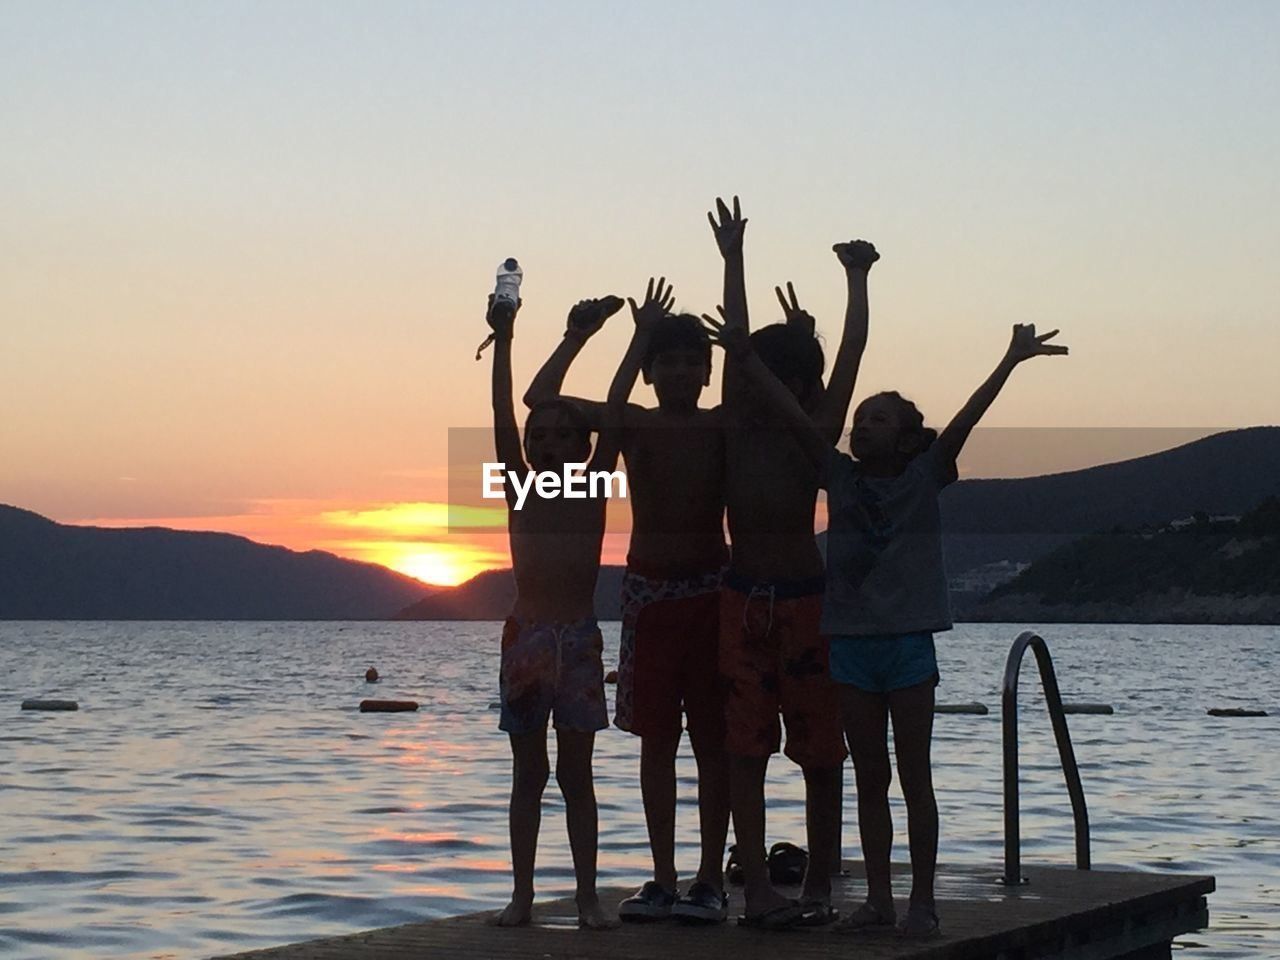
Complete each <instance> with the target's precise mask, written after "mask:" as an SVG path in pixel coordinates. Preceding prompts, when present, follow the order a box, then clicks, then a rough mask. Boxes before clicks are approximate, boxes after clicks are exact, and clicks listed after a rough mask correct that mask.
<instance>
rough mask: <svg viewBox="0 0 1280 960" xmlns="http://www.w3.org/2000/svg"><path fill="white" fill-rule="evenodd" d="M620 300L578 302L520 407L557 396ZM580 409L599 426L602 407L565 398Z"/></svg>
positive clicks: (601, 298) (605, 298)
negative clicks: (587, 344)
mask: <svg viewBox="0 0 1280 960" xmlns="http://www.w3.org/2000/svg"><path fill="white" fill-rule="evenodd" d="M622 303H623V301H622V298H621V297H613V296H609V297H600V298H599V299H592V300H579V301H578V302H577V303H576V304H575V305H574V306H573V309H571V310H570V311H569V317H568V320H567V321H566V322H565V331H564V338H563V339H562V340H561V341H560V342H559V343H558V344H556V348H555V350H554V351H552V353H551V356H550V357H549V358H548V359H547V362H546V363H544V364H543V365H542V368H541V369H540V370H539V371H538V372H537V373H536V374H535V375H534V378H533V379H532V380H531V381H530V382H529V389H528V390H526V391H525V393H524V404H525V406H526V407H532V406H535V405H537V404H538V403H541V402H542V401H544V400H552V399H554V398H556V397H558V396H560V390H561V387H562V386H563V385H564V378H565V374H567V373H568V372H569V367H570V366H571V365H572V364H573V361H574V360H575V359H576V358H577V356H578V353H579V352H580V351H581V350H582V348H583V346H584V345H585V344H586V342H587V341H588V340H590V339H591V338H592V337H593V336H594V335H595V334H596V333H597V332H598V331H599V330H600V328H601V327H603V326H604V322H605V321H606V320H608V319H609V318H610V317H611V316H613V315H614V314H615V313H617V312H618V311H619V310H621V309H622ZM566 399H570V400H572V401H573V402H574V403H576V404H577V405H578V406H579V407H580V408H581V410H582V412H583V414H584V415H585V416H586V417H587V419H588V420H589V421H590V422H591V425H592V427H593V428H595V427H598V426H599V420H600V417H601V416H602V415H603V412H604V404H602V403H599V402H596V401H592V400H584V399H582V398H580V397H569V398H566Z"/></svg>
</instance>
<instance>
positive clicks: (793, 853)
mask: <svg viewBox="0 0 1280 960" xmlns="http://www.w3.org/2000/svg"><path fill="white" fill-rule="evenodd" d="M765 865H766V866H767V867H768V868H769V882H770V883H772V884H773V885H774V886H776V887H794V886H797V885H798V884H801V883H803V882H804V872H805V871H806V870H807V869H809V853H808V851H806V850H805V849H804V848H803V847H797V846H796V845H795V844H794V843H787V842H785V841H783V842H781V843H775V844H774V845H773V846H772V847H770V848H769V853H768V855H767V856H766V857H765ZM724 878H725V880H727V881H728V882H729V883H731V884H733V885H734V886H737V887H740V886H742V884H743V883H744V882H745V881H746V878H745V876H744V875H743V872H742V862H741V861H740V860H739V859H738V845H737V844H736V843H735V844H734V845H733V846H731V847H730V848H729V859H728V861H727V862H726V863H725V865H724Z"/></svg>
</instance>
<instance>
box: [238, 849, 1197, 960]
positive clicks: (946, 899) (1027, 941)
mask: <svg viewBox="0 0 1280 960" xmlns="http://www.w3.org/2000/svg"><path fill="white" fill-rule="evenodd" d="M846 867H847V869H848V870H849V874H850V875H849V876H846V877H843V878H841V879H840V880H839V881H838V882H837V889H836V896H835V900H836V904H837V906H839V907H840V909H841V911H842V912H848V911H849V910H851V909H852V908H853V907H854V906H855V905H856V904H857V903H858V902H859V901H860V900H861V896H862V892H863V890H864V887H863V883H862V879H861V864H853V863H846ZM894 872H895V893H896V894H897V895H898V897H899V909H905V899H906V893H907V888H908V886H909V867H907V866H906V865H903V864H896V865H895V867H894ZM1024 872H1025V874H1026V876H1027V877H1028V879H1029V880H1030V881H1031V882H1030V883H1029V884H1028V885H1026V886H1022V887H1012V888H1010V887H1003V886H1000V885H999V884H997V883H996V878H997V877H998V876H999V869H998V868H997V867H994V866H991V867H978V866H962V865H952V866H947V865H943V866H940V868H939V872H938V883H937V895H938V912H939V914H940V915H941V917H942V925H943V936H942V937H941V938H939V939H937V940H933V941H930V942H926V943H918V942H916V943H912V942H904V941H900V940H898V939H897V938H896V937H893V936H892V935H891V934H853V935H842V934H840V933H837V932H836V931H835V930H834V929H833V928H830V927H828V928H820V929H814V930H795V931H787V932H785V933H767V932H763V931H758V930H750V929H745V928H740V927H737V926H735V925H734V924H733V922H732V919H731V920H730V923H729V924H727V925H724V926H716V927H686V926H682V925H679V924H675V923H660V924H639V925H630V924H628V925H625V926H623V927H622V928H620V929H617V930H609V931H602V932H593V931H583V930H578V929H577V928H576V925H575V924H574V917H575V911H574V906H573V902H572V901H571V900H554V901H549V902H546V903H541V904H538V905H536V906H535V910H534V925H533V926H531V927H527V928H523V929H518V930H500V929H496V928H494V927H491V926H489V925H488V924H487V923H486V921H487V920H488V919H489V918H490V917H492V916H493V913H492V912H491V911H490V912H486V913H478V914H470V915H467V916H463V917H451V918H448V919H443V920H431V921H425V922H422V923H412V924H405V925H402V926H397V927H388V928H385V929H382V930H371V931H367V932H362V933H356V934H350V935H347V936H342V937H335V938H329V939H323V940H313V941H309V942H306V943H299V944H291V945H287V946H281V947H273V948H269V949H266V950H254V951H249V952H247V953H239V954H235V955H234V956H235V957H236V958H237V960H249V958H254V960H406V958H410V957H412V958H415V960H455V958H456V960H507V958H513V960H514V958H536V960H674V958H677V957H680V958H696V960H720V958H731V960H766V958H767V960H773V958H776V957H780V956H785V957H787V958H795V960H810V958H811V960H822V958H835V957H843V956H848V955H853V954H856V956H857V957H858V958H859V960H862V958H865V960H880V958H890V957H892V958H911V960H979V958H995V957H996V956H997V955H1003V956H1005V957H1011V958H1017V957H1020V956H1025V957H1033V956H1034V957H1039V956H1065V957H1072V958H1078V960H1106V958H1110V957H1119V956H1123V955H1125V954H1135V955H1136V954H1137V952H1138V951H1140V950H1150V951H1152V952H1151V953H1150V954H1149V955H1150V956H1163V955H1164V954H1163V953H1162V952H1161V950H1162V949H1163V948H1162V947H1161V945H1162V944H1166V943H1167V942H1168V941H1169V940H1170V939H1171V938H1172V937H1174V936H1177V935H1179V934H1182V933H1187V932H1190V931H1192V930H1195V929H1200V928H1202V927H1203V926H1205V925H1206V924H1207V922H1208V921H1207V912H1206V907H1205V900H1204V897H1205V896H1206V895H1207V894H1208V893H1210V892H1212V890H1213V888H1214V881H1213V878H1212V877H1203V876H1191V875H1178V874H1157V873H1137V872H1117V871H1109V870H1092V871H1078V870H1073V869H1069V868H1063V867H1026V868H1025V870H1024ZM631 892H632V890H631V889H608V890H604V891H602V893H601V896H602V899H604V901H605V903H607V904H610V903H616V902H617V901H618V900H621V899H622V898H623V897H625V896H628V895H629V894H630V893H631ZM731 895H732V897H731V900H730V916H731V918H732V917H733V916H736V915H737V914H739V913H741V912H742V899H741V891H740V890H737V889H731ZM228 960H229V958H228Z"/></svg>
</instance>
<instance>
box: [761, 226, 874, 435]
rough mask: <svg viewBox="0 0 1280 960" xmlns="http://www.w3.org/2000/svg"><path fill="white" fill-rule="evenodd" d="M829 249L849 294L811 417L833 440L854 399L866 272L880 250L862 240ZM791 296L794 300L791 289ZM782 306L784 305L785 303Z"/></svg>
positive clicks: (864, 332) (863, 345) (864, 344)
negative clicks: (828, 373) (837, 341)
mask: <svg viewBox="0 0 1280 960" xmlns="http://www.w3.org/2000/svg"><path fill="white" fill-rule="evenodd" d="M831 249H833V250H834V251H835V253H836V256H837V257H838V258H839V260H840V263H841V265H842V266H843V267H844V273H845V282H846V285H847V286H848V289H849V296H848V301H847V305H846V307H845V311H844V328H843V329H842V331H841V333H840V346H839V348H838V349H837V350H836V359H835V362H834V363H833V364H832V366H831V376H830V377H829V378H828V379H827V389H826V392H825V393H824V394H823V396H822V402H821V403H820V404H819V406H818V409H817V411H816V412H815V413H814V417H813V419H814V422H815V423H816V424H817V426H818V430H819V431H820V432H821V433H822V435H823V436H824V437H825V438H826V439H827V440H828V441H829V442H830V443H832V444H834V443H836V442H837V441H838V440H839V439H840V434H841V433H842V432H843V431H844V422H845V419H846V418H847V417H848V416H849V402H850V401H851V400H852V399H853V387H854V384H855V383H856V382H857V380H858V368H859V367H860V366H861V365H862V354H863V351H865V350H866V348H867V316H868V307H867V272H868V271H869V270H870V269H871V265H872V264H873V263H875V262H876V261H877V260H879V259H880V254H878V253H876V248H875V247H874V246H872V245H871V244H870V243H867V242H866V241H865V240H854V241H852V242H851V243H837V244H836V245H835V246H834V247H832V248H831ZM789 288H790V284H788V289H789ZM778 298H779V299H782V293H781V291H779V292H778ZM792 300H793V301H794V300H795V295H794V293H793V294H792ZM783 306H784V307H785V306H786V305H785V303H784V304H783Z"/></svg>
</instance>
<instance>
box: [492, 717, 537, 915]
mask: <svg viewBox="0 0 1280 960" xmlns="http://www.w3.org/2000/svg"><path fill="white" fill-rule="evenodd" d="M511 759H512V764H511V805H510V807H509V811H508V823H509V828H510V833H511V872H512V874H513V875H514V878H515V884H514V889H513V891H512V894H511V902H510V903H509V904H507V906H506V909H504V910H503V911H502V912H501V913H500V914H498V916H497V917H496V918H495V919H494V923H496V924H497V925H498V926H500V927H518V926H521V925H523V924H526V923H528V922H529V917H530V913H531V911H532V909H533V861H534V857H535V855H536V854H537V852H538V828H539V826H541V824H542V791H543V790H544V789H545V788H546V786H547V777H548V775H549V774H550V769H549V765H548V763H547V729H546V727H543V728H541V729H540V730H537V731H535V732H533V733H519V734H516V733H513V734H511Z"/></svg>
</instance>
